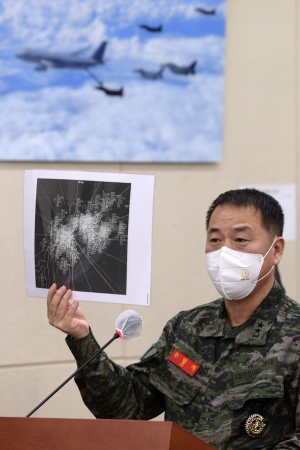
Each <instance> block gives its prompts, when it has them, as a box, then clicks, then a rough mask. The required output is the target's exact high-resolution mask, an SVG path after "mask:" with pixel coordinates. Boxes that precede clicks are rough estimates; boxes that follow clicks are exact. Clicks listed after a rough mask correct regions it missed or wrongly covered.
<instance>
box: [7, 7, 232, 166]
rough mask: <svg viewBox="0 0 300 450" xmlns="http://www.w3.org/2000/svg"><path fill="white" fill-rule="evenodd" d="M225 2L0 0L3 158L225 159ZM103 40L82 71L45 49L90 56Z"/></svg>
mask: <svg viewBox="0 0 300 450" xmlns="http://www.w3.org/2000/svg"><path fill="white" fill-rule="evenodd" d="M225 6H226V5H225V0H215V1H213V0H199V1H196V0H110V1H105V0H72V1H70V0H59V1H53V0H52V1H51V0H50V1H49V0H47V1H46V0H26V1H25V0H14V1H13V2H12V1H11V0H0V47H1V51H0V68H1V71H0V102H1V107H0V160H2V161H3V160H19V161H99V162H101V161H102V162H109V161H112V162H125V161H128V162H219V161H221V159H222V122H223V84H224V47H225V13H226V11H225ZM104 41H106V42H107V45H106V48H105V52H104V57H103V64H98V65H95V66H93V67H89V68H88V70H86V69H71V68H58V67H55V64H54V63H53V61H52V60H50V59H48V56H49V55H48V54H49V53H50V55H51V54H52V53H54V55H55V56H63V57H67V56H70V55H72V56H73V57H75V58H80V59H82V58H83V59H87V60H90V58H91V57H92V56H93V54H94V53H95V51H96V50H97V48H98V47H99V46H100V44H101V43H102V42H104ZM23 49H30V50H32V51H33V52H34V51H41V52H42V56H40V57H39V58H40V59H39V60H38V61H35V62H28V61H25V60H23V59H21V58H19V57H17V56H16V55H17V54H19V55H20V52H21V51H22V50H23ZM193 62H196V63H195V64H194V65H193ZM178 72H179V73H178ZM181 72H188V73H181ZM193 72H194V73H193ZM99 87H101V89H99ZM112 94H115V95H112ZM120 94H123V95H120Z"/></svg>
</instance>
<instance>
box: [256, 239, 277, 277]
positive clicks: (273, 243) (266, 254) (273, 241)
mask: <svg viewBox="0 0 300 450" xmlns="http://www.w3.org/2000/svg"><path fill="white" fill-rule="evenodd" d="M277 238H278V236H276V238H275V239H274V241H273V242H272V245H271V247H270V248H269V250H268V251H267V253H266V254H265V256H263V257H262V259H263V260H264V259H265V257H266V256H267V255H268V254H269V253H270V251H271V250H272V248H273V245H274V244H275V242H276V241H277ZM260 261H261V260H260ZM273 267H274V266H273ZM273 267H272V268H273ZM271 270H272V269H271ZM271 270H270V272H271ZM270 272H269V273H270ZM261 280H262V278H261Z"/></svg>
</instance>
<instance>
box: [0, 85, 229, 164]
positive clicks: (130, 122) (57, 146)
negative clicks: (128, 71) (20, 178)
mask: <svg viewBox="0 0 300 450" xmlns="http://www.w3.org/2000/svg"><path fill="white" fill-rule="evenodd" d="M195 93H197V95H195ZM201 93H202V94H205V95H201ZM221 93H222V79H221V78H220V77H207V76H199V77H198V79H196V78H195V80H194V82H193V83H191V84H190V86H189V87H188V89H185V87H182V86H178V87H176V88H174V86H168V85H166V84H163V83H156V84H155V83H152V84H151V83H147V85H145V86H144V87H143V86H142V84H141V83H137V82H132V83H131V84H130V85H129V86H127V87H126V92H125V97H124V98H110V97H106V96H104V95H103V94H102V93H100V92H96V91H93V90H91V86H90V85H89V84H87V85H86V86H84V87H82V88H81V89H78V90H72V89H69V88H51V89H49V88H45V89H43V90H40V91H39V93H31V94H28V93H27V94H21V93H20V94H19V95H18V96H14V95H13V94H10V95H7V96H3V97H2V108H1V116H0V121H1V130H0V132H1V134H0V140H1V150H0V158H1V159H6V158H7V155H9V158H17V159H21V160H31V159H39V160H49V159H65V160H76V159H79V160H91V161H92V160H97V159H99V160H104V161H105V160H107V161H110V160H116V161H118V160H124V159H125V160H126V158H128V159H129V160H133V161H134V160H135V161H139V160H148V159H149V160H150V161H151V160H158V161H159V160H174V159H175V160H176V159H177V158H178V160H180V158H182V155H183V154H184V155H185V157H186V158H187V160H188V159H189V158H191V160H197V159H198V158H199V156H200V155H201V159H204V160H209V159H210V158H211V152H213V153H212V154H213V155H214V154H217V155H219V148H220V137H219V136H218V134H219V129H220V121H221V117H222V111H221V110H220V108H218V103H219V98H220V95H221ZM205 97H206V98H205ZM203 98H204V99H205V100H203ZM153 99H154V101H153ZM208 117H210V119H209V120H208ZM197 129H198V130H199V131H198V132H195V130H197ZM217 147H218V149H217ZM62 155H64V156H63V157H62Z"/></svg>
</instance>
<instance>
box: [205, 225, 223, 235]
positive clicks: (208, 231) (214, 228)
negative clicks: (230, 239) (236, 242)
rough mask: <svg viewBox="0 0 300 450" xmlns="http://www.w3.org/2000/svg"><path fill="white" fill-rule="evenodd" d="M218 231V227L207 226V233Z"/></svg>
mask: <svg viewBox="0 0 300 450" xmlns="http://www.w3.org/2000/svg"><path fill="white" fill-rule="evenodd" d="M219 231H220V228H218V227H212V228H209V230H207V234H212V233H218V232H219Z"/></svg>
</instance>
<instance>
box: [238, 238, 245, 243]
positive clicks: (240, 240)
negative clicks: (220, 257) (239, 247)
mask: <svg viewBox="0 0 300 450" xmlns="http://www.w3.org/2000/svg"><path fill="white" fill-rule="evenodd" d="M236 241H237V242H247V240H246V239H243V238H237V239H236Z"/></svg>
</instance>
